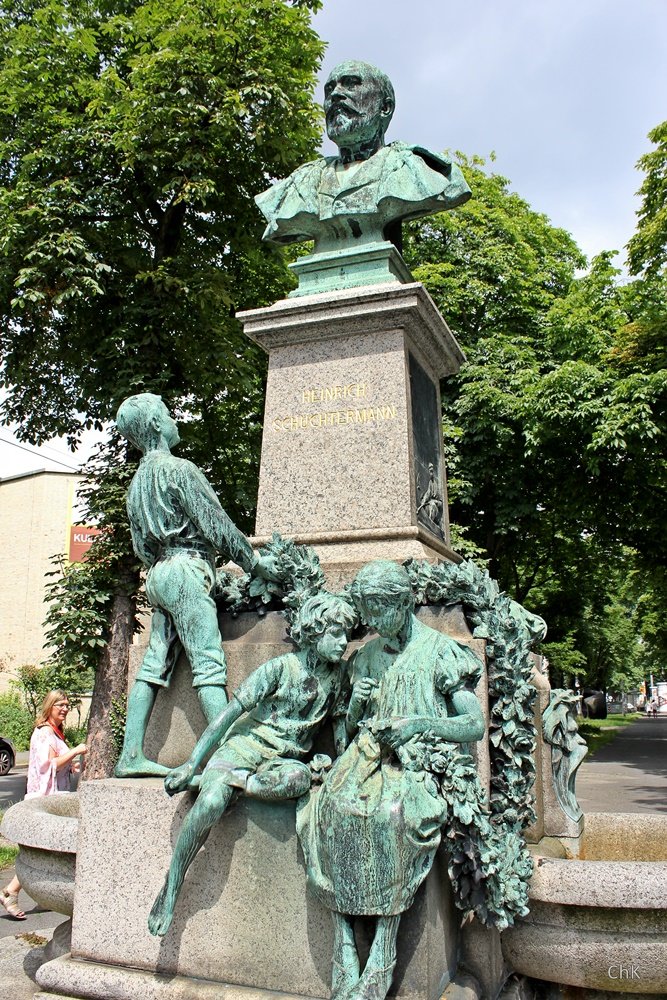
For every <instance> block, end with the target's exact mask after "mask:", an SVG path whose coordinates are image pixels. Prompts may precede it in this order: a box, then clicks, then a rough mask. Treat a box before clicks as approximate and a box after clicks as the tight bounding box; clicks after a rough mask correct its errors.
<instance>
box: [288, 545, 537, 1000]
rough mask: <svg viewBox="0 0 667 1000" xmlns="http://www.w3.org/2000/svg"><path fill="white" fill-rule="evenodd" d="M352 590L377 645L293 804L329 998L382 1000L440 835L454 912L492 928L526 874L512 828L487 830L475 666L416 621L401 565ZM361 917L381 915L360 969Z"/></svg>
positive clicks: (352, 673)
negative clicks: (322, 758)
mask: <svg viewBox="0 0 667 1000" xmlns="http://www.w3.org/2000/svg"><path fill="white" fill-rule="evenodd" d="M351 596H352V598H353V600H354V602H355V605H356V606H357V609H358V611H359V614H360V616H361V618H362V619H363V620H364V621H365V622H366V623H367V624H368V625H370V627H371V628H373V629H374V630H376V631H377V632H378V636H379V637H378V638H377V639H373V640H371V641H369V642H368V643H366V645H365V646H364V647H363V648H362V649H361V650H359V651H358V652H357V653H355V654H354V655H353V657H352V658H351V660H350V663H349V682H350V695H349V701H348V707H347V711H346V714H345V715H344V716H343V715H341V717H340V718H339V719H338V720H337V724H336V729H337V739H336V743H337V749H338V750H339V753H340V755H339V756H338V758H337V759H336V761H335V763H334V764H333V767H332V768H331V771H330V772H329V773H328V774H327V775H326V777H325V778H324V781H323V783H322V784H321V786H319V787H314V788H313V789H311V791H310V793H309V795H308V796H307V797H304V798H303V799H301V800H300V802H299V808H298V816H297V830H298V833H299V837H300V839H301V843H302V846H303V850H304V856H305V858H306V865H307V877H308V882H309V885H310V887H311V889H312V891H313V892H314V893H315V894H316V895H317V897H318V898H319V899H320V901H321V902H322V903H323V904H324V905H326V906H327V907H328V908H329V909H330V910H331V912H332V917H333V923H334V956H333V973H332V996H333V997H334V998H342V997H345V998H346V1000H382V998H383V997H384V996H385V995H386V993H387V991H388V990H389V988H390V985H391V981H392V977H393V971H394V966H395V962H396V938H397V934H398V928H399V922H400V917H401V914H402V913H403V912H405V910H407V909H408V908H409V907H410V905H411V904H412V901H413V899H414V896H415V893H416V891H417V889H418V888H419V886H420V884H421V883H422V882H423V880H424V879H425V878H426V876H427V874H428V872H429V871H430V869H431V866H432V862H433V858H434V856H435V852H436V850H437V848H438V846H439V844H440V843H441V840H442V837H443V835H444V836H445V838H446V840H447V849H448V853H449V867H450V875H451V877H452V880H453V884H454V888H455V892H456V895H457V902H458V905H459V906H460V907H461V908H462V909H463V910H464V911H465V912H466V913H472V912H474V913H476V914H477V916H478V917H479V918H480V919H482V920H483V921H484V922H485V923H486V924H489V925H493V926H496V927H498V928H499V929H502V928H503V927H506V926H508V925H509V924H510V923H511V922H512V921H513V919H514V916H516V915H520V914H523V913H525V912H527V910H526V900H527V881H528V878H529V875H530V872H531V870H532V868H531V864H530V859H529V857H528V855H527V852H526V851H525V849H524V845H523V842H522V840H521V838H520V834H519V832H518V831H517V830H515V829H513V828H510V829H501V828H500V826H494V824H493V822H492V820H491V817H490V816H489V813H488V810H487V808H486V806H485V804H484V799H485V796H484V792H483V789H482V788H481V785H480V783H479V779H478V777H477V773H476V769H475V766H474V763H473V760H472V758H471V756H470V754H469V753H468V750H467V746H466V744H468V743H470V742H474V741H477V740H479V739H481V738H482V736H483V735H484V719H483V715H482V711H481V707H480V705H479V702H478V700H477V697H476V696H475V693H474V686H475V684H476V683H477V681H478V680H479V678H480V676H481V673H482V669H483V665H482V663H481V662H480V660H479V659H478V658H477V657H476V656H475V654H474V653H473V652H472V651H471V650H470V649H469V648H468V647H467V646H465V645H463V644H462V643H459V642H456V641H455V640H453V639H450V638H448V637H447V636H445V635H443V634H441V633H440V632H437V631H436V630H435V629H432V628H429V627H428V626H426V625H424V624H423V623H421V622H420V621H419V620H418V619H417V618H416V617H415V616H414V613H413V607H414V595H413V590H412V585H411V580H410V577H409V576H408V573H407V571H406V569H405V568H404V567H401V566H398V565H397V564H396V563H392V562H386V561H378V562H376V563H371V564H369V565H367V566H365V567H364V568H363V569H362V570H361V571H360V572H359V574H358V575H357V577H356V579H355V581H354V583H353V585H352V588H351ZM358 915H366V916H375V917H376V918H377V919H376V927H375V933H374V937H373V941H372V944H371V948H370V953H369V956H368V959H367V961H366V964H365V967H364V969H363V972H362V971H361V968H360V962H359V956H358V954H357V951H356V947H355V943H354V933H353V918H354V917H355V916H358Z"/></svg>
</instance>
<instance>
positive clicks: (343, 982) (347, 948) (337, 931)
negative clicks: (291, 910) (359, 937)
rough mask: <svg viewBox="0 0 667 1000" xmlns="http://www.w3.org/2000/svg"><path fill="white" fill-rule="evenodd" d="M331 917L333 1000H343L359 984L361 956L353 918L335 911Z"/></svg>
mask: <svg viewBox="0 0 667 1000" xmlns="http://www.w3.org/2000/svg"><path fill="white" fill-rule="evenodd" d="M331 917H332V920H333V932H334V941H333V963H332V967H331V1000H342V998H343V997H344V996H345V995H346V994H347V993H348V992H349V991H350V990H351V989H352V987H353V986H356V984H357V983H358V982H359V955H358V953H357V943H356V941H355V940H354V927H353V923H352V920H353V918H352V917H346V916H345V914H344V913H336V912H335V911H333V910H332V912H331Z"/></svg>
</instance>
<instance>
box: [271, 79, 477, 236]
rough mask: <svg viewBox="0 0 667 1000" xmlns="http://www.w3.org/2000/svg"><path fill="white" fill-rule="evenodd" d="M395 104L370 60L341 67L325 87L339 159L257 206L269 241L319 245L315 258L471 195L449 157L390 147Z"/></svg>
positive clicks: (320, 162)
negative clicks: (388, 133) (388, 135)
mask: <svg viewBox="0 0 667 1000" xmlns="http://www.w3.org/2000/svg"><path fill="white" fill-rule="evenodd" d="M395 104H396V99H395V97H394V88H393V87H392V85H391V81H390V80H389V78H388V77H387V76H386V74H384V73H383V72H382V71H381V70H379V69H377V68H376V67H375V66H371V65H369V64H368V63H365V62H345V63H341V64H340V65H339V66H336V67H335V68H334V69H333V70H332V72H331V74H330V75H329V78H328V80H327V82H326V84H325V87H324V112H325V120H326V128H327V135H328V136H329V138H330V139H331V140H332V141H333V142H335V143H336V145H337V146H338V155H337V156H327V157H320V158H319V159H317V160H313V161H312V162H310V163H305V164H304V165H303V166H301V167H299V168H298V169H297V170H295V171H294V173H292V174H291V175H290V176H289V177H287V178H286V179H285V180H281V181H277V182H276V183H275V184H274V185H273V186H272V187H270V188H269V189H268V190H267V191H264V192H263V193H262V194H260V195H257V197H256V199H255V201H256V202H257V204H258V206H259V208H260V209H261V211H262V213H263V214H264V216H265V218H266V220H267V222H268V225H267V227H266V230H265V232H264V239H265V240H270V241H272V242H274V243H279V244H287V243H296V242H300V241H302V240H315V252H316V253H323V252H328V251H329V252H330V251H335V250H339V249H346V248H348V247H350V246H359V247H361V246H364V245H367V244H370V243H378V242H382V241H384V240H388V239H392V238H393V242H396V243H399V244H400V239H399V238H398V237H397V235H396V233H397V229H398V225H400V222H402V221H403V220H407V219H416V218H419V217H420V216H422V215H430V214H432V213H434V212H441V211H444V210H446V209H450V208H456V207H457V206H458V205H461V204H463V203H464V202H466V201H467V200H468V199H469V198H470V195H471V192H470V188H469V187H468V185H467V184H466V182H465V180H464V177H463V174H462V173H461V170H460V169H459V167H457V166H456V164H454V163H452V162H451V161H450V160H449V159H447V158H446V157H444V156H442V155H440V154H438V153H432V152H430V151H429V150H427V149H423V148H422V147H421V146H409V145H407V144H406V143H403V142H392V143H390V144H389V145H385V142H384V136H385V132H386V131H387V127H388V125H389V122H390V121H391V118H392V115H393V113H394V107H395Z"/></svg>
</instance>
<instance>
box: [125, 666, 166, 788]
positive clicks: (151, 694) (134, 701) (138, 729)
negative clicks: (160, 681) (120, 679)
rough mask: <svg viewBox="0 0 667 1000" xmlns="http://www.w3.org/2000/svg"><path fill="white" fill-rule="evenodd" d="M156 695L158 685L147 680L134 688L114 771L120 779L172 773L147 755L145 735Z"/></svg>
mask: <svg viewBox="0 0 667 1000" xmlns="http://www.w3.org/2000/svg"><path fill="white" fill-rule="evenodd" d="M157 692H158V685H157V684H149V683H148V681H142V680H137V681H135V682H134V684H133V685H132V690H131V691H130V696H129V698H128V700H127V721H126V723H125V739H124V741H123V752H122V753H121V755H120V760H119V761H118V763H117V764H116V769H115V771H114V774H115V775H116V777H117V778H132V777H138V776H140V775H154V776H157V777H161V776H162V775H164V774H167V773H168V771H169V768H168V767H165V766H164V764H158V763H157V762H156V761H154V760H149V759H148V758H147V757H146V756H145V755H144V736H145V735H146V727H147V726H148V720H149V718H150V715H151V712H152V711H153V705H154V704H155V699H156V697H157Z"/></svg>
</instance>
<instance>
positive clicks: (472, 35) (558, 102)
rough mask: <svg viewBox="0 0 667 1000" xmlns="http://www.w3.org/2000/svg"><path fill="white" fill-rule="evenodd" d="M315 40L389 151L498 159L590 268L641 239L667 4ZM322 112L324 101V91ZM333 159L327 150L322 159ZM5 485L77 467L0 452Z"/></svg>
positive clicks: (354, 3)
mask: <svg viewBox="0 0 667 1000" xmlns="http://www.w3.org/2000/svg"><path fill="white" fill-rule="evenodd" d="M314 23H315V28H316V30H317V31H318V33H319V34H320V37H321V38H323V39H324V40H325V41H326V42H327V43H328V49H327V53H326V56H325V60H324V66H323V74H322V77H323V80H324V79H326V76H327V75H328V73H329V71H330V70H331V69H332V68H333V66H335V65H336V63H338V62H342V61H343V60H345V59H363V60H365V61H366V62H371V63H374V64H375V65H377V66H379V67H380V68H381V69H383V70H384V71H385V72H386V73H387V74H388V75H389V77H390V78H391V80H392V82H393V84H394V88H395V90H396V99H397V107H396V114H395V115H394V119H393V121H392V124H391V127H390V130H389V132H388V134H387V139H388V140H389V141H391V140H392V139H402V140H404V141H405V142H414V143H419V144H420V145H422V146H427V147H429V148H431V149H433V150H436V151H439V150H444V149H452V150H456V149H460V150H462V151H463V152H465V153H467V154H469V155H471V154H473V153H476V154H479V155H480V156H488V154H489V153H490V152H491V151H493V152H495V154H496V162H495V165H494V168H493V169H494V170H495V171H496V172H497V173H501V174H503V175H504V176H506V177H507V178H509V180H510V182H511V185H512V187H513V189H514V190H515V191H516V192H517V193H518V194H520V195H521V196H522V197H523V198H525V199H526V200H527V201H528V202H529V203H530V205H531V206H532V207H533V208H534V209H536V210H537V211H540V212H544V213H545V214H546V215H548V216H549V218H550V219H551V221H552V222H553V224H554V225H557V226H562V227H563V228H564V229H567V230H568V231H569V232H571V233H572V235H573V236H574V238H575V239H576V241H577V243H578V244H579V246H580V247H581V248H582V250H583V251H584V252H585V253H586V254H587V255H588V256H589V257H590V256H592V255H593V254H596V253H598V252H599V251H601V250H620V251H621V255H620V256H619V258H618V259H619V261H620V262H622V260H623V259H624V252H623V247H624V246H625V244H626V243H627V241H628V239H629V238H630V236H631V235H632V232H633V230H634V226H635V211H636V209H637V204H638V202H637V199H636V198H635V192H636V190H637V188H638V187H639V185H640V183H641V175H640V174H639V173H638V171H637V170H636V169H635V164H636V162H637V160H638V159H639V157H640V156H641V154H642V153H644V152H646V151H648V150H649V149H650V148H651V144H650V143H649V142H648V140H647V138H646V136H647V133H648V132H649V131H650V130H651V129H652V128H653V127H654V126H656V125H657V124H659V123H660V122H661V121H664V120H665V118H667V0H634V2H633V3H629V2H627V0H558V2H557V0H468V2H467V3H461V2H459V3H452V2H451V0H325V5H324V9H323V10H322V11H321V12H320V13H319V14H318V15H317V16H316V18H315V22H314ZM317 96H318V99H319V100H321V99H322V92H321V87H320V89H319V92H318V95H317ZM328 151H330V150H328ZM7 437H10V434H9V432H8V430H7V429H6V428H0V476H6V475H10V474H14V473H16V472H22V471H28V470H30V469H35V468H42V467H45V466H46V467H47V468H63V466H59V465H52V464H51V462H50V461H49V460H48V459H47V457H46V455H47V454H48V455H49V456H53V454H54V449H55V454H60V456H61V459H62V460H63V461H65V462H66V463H67V464H71V463H72V461H73V459H72V456H71V454H69V453H68V452H67V450H66V446H65V444H64V443H57V444H53V443H52V444H51V445H50V450H49V452H48V453H44V455H43V456H36V455H34V454H30V453H29V452H26V451H23V450H21V449H19V448H17V447H15V446H12V445H10V444H5V443H4V442H3V441H2V439H3V438H7Z"/></svg>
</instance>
